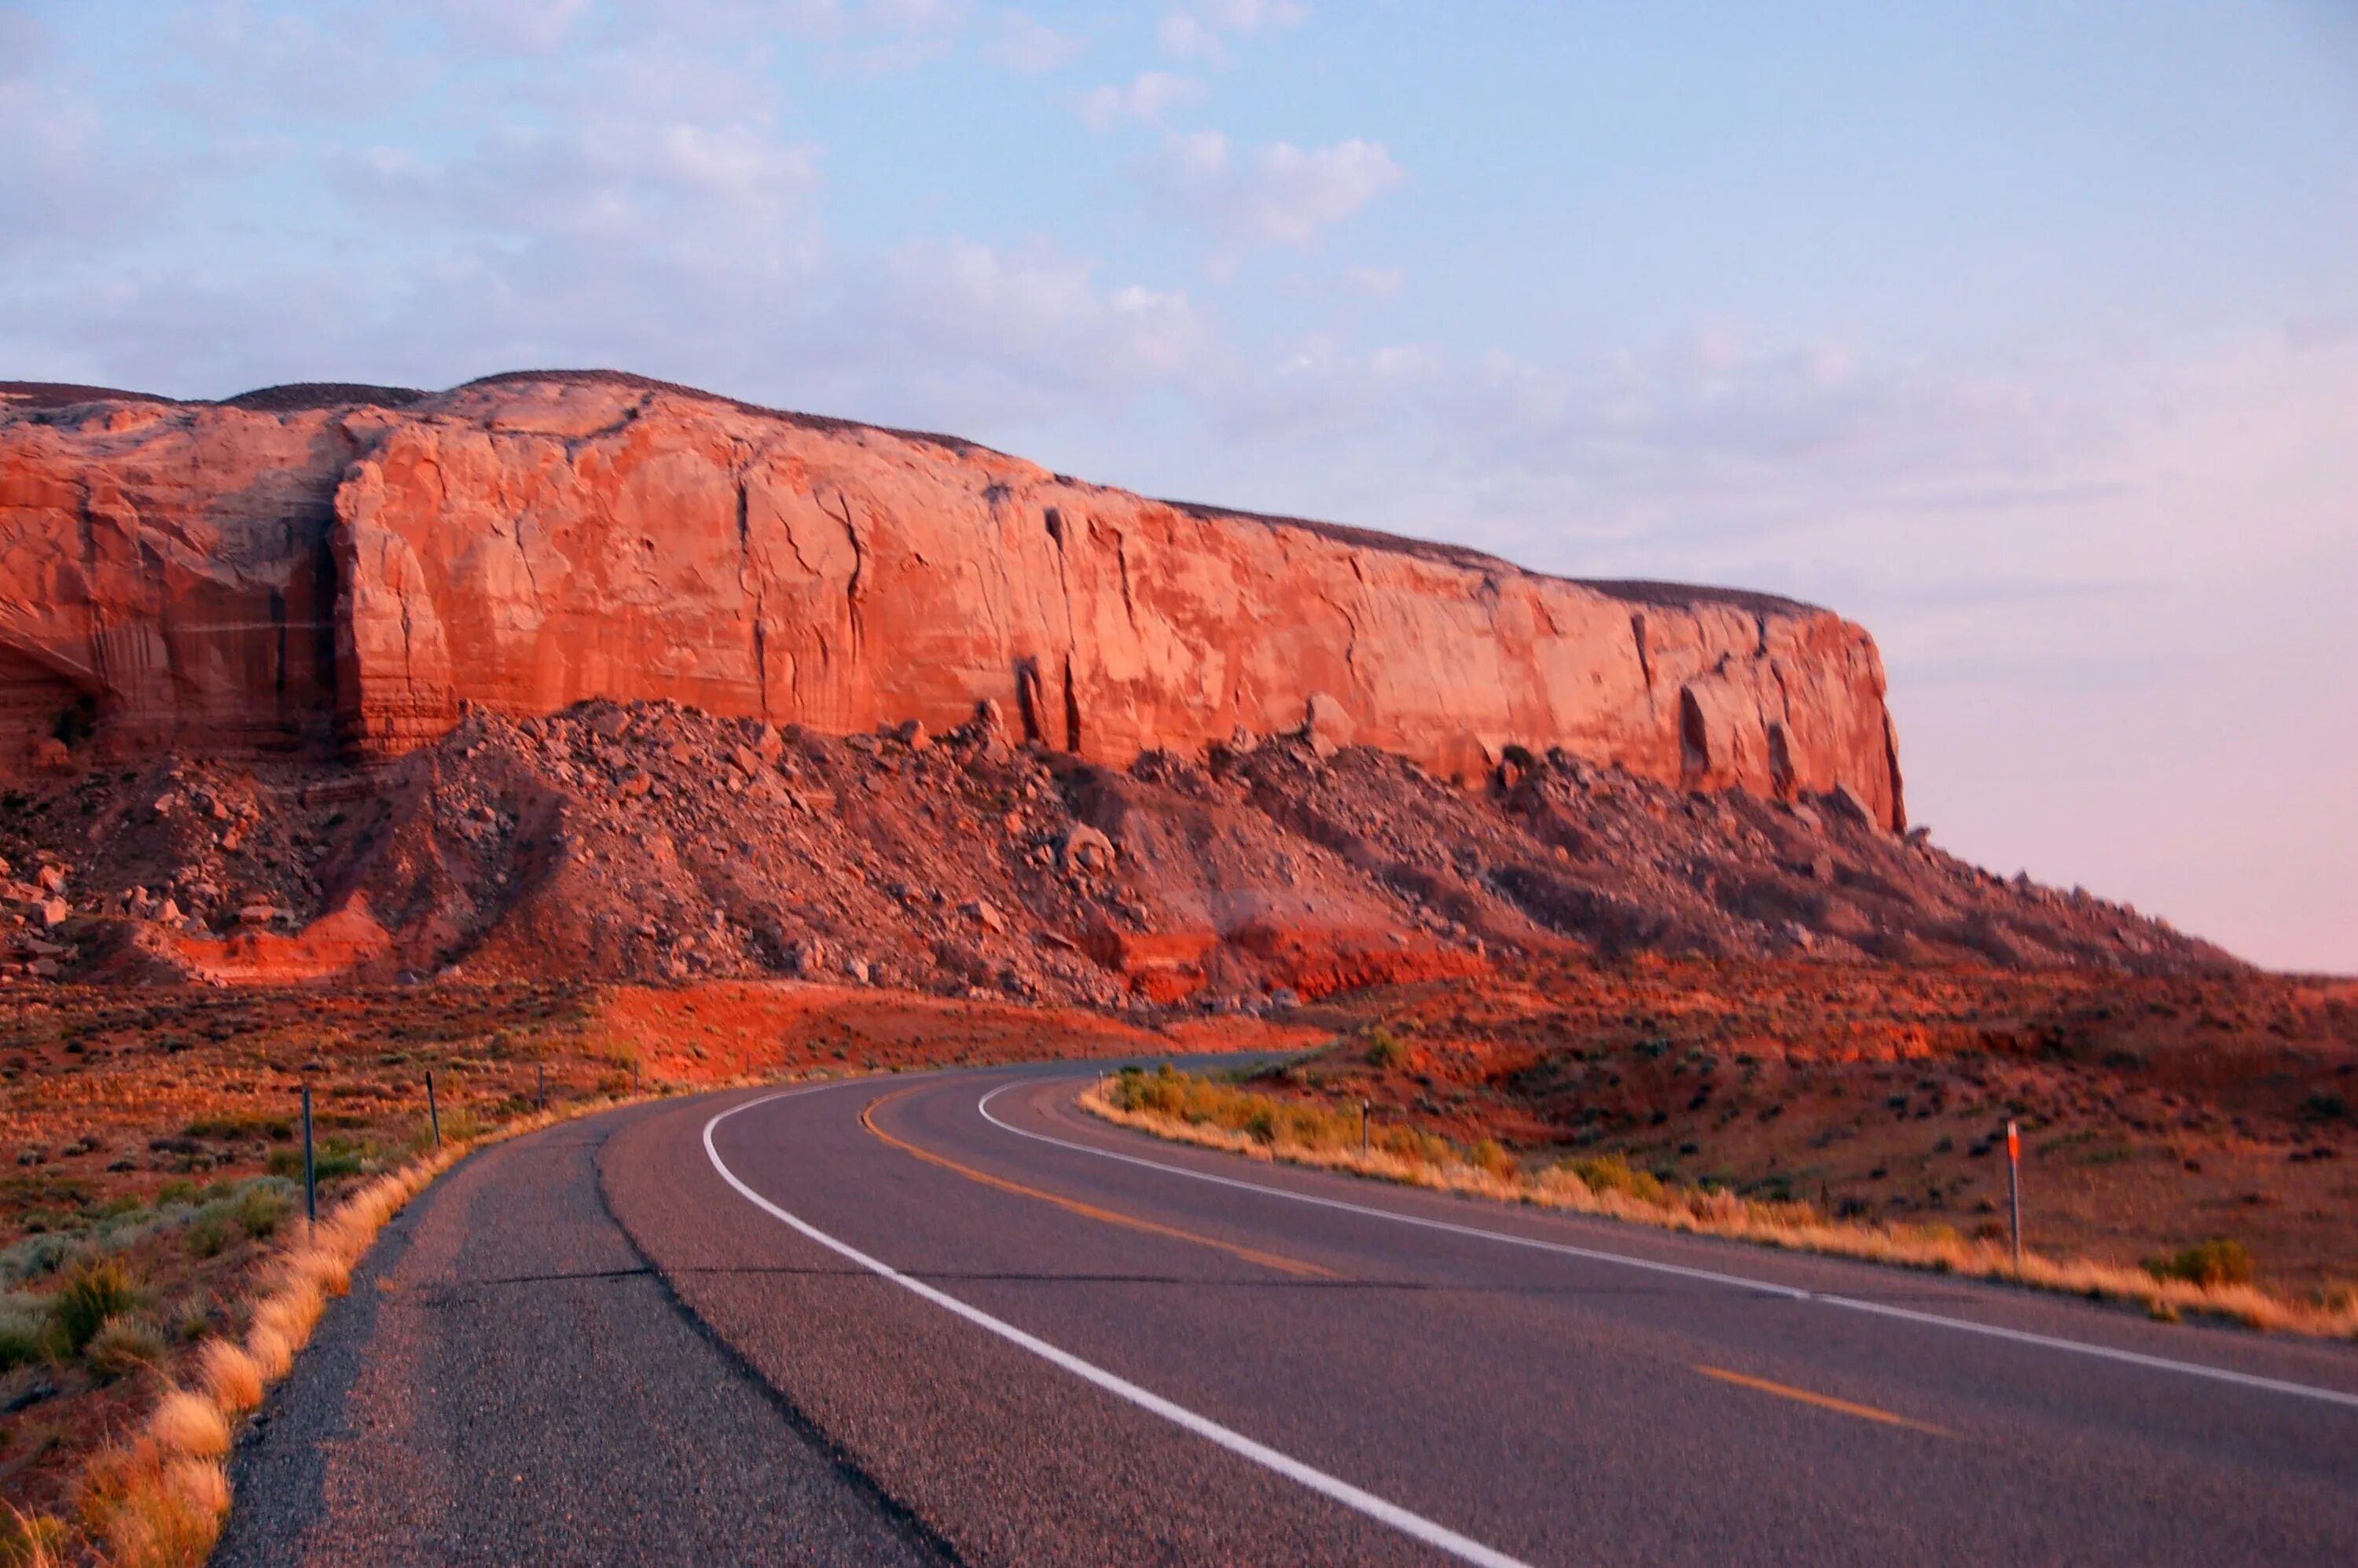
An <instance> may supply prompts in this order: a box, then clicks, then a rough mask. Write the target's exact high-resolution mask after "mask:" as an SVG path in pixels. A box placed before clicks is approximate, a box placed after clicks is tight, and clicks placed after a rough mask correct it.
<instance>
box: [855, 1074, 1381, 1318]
mask: <svg viewBox="0 0 2358 1568" xmlns="http://www.w3.org/2000/svg"><path fill="white" fill-rule="evenodd" d="M913 1092H914V1091H913V1090H909V1089H903V1090H902V1091H901V1094H910V1093H913ZM897 1098H900V1096H899V1095H880V1096H878V1097H877V1098H874V1099H872V1100H870V1101H869V1102H868V1108H867V1109H865V1110H863V1111H861V1112H860V1126H862V1127H864V1128H866V1129H868V1130H869V1131H870V1132H871V1133H873V1134H875V1135H876V1137H878V1138H880V1139H882V1141H885V1142H886V1143H889V1144H891V1145H892V1147H893V1148H895V1149H898V1150H900V1151H901V1152H903V1154H914V1155H915V1156H916V1157H917V1158H918V1159H920V1160H923V1161H925V1163H927V1164H929V1165H939V1166H940V1167H941V1168H942V1169H943V1170H945V1171H954V1172H956V1173H957V1174H959V1175H961V1176H964V1177H965V1178H966V1179H967V1180H968V1181H969V1182H979V1183H981V1184H983V1185H984V1186H986V1187H996V1188H998V1189H999V1190H1000V1191H1001V1192H1003V1193H1014V1194H1016V1195H1019V1196H1022V1197H1027V1198H1036V1199H1038V1200H1039V1201H1040V1202H1042V1203H1045V1204H1054V1205H1055V1206H1057V1207H1058V1208H1061V1209H1064V1210H1065V1211H1066V1212H1067V1213H1070V1214H1077V1215H1081V1216H1083V1217H1086V1218H1089V1219H1095V1220H1100V1221H1102V1222H1104V1223H1105V1224H1107V1225H1119V1226H1122V1227H1126V1228H1128V1229H1130V1230H1142V1231H1144V1232H1146V1233H1147V1234H1148V1235H1150V1236H1165V1237H1169V1238H1171V1239H1172V1240H1174V1241H1192V1242H1194V1243H1195V1245H1196V1246H1198V1247H1209V1248H1213V1249H1217V1250H1218V1251H1221V1252H1226V1253H1228V1255H1229V1256H1230V1257H1232V1258H1241V1259H1243V1260H1245V1261H1246V1262H1248V1263H1258V1264H1260V1266H1261V1267H1262V1268H1264V1269H1274V1270H1276V1271H1278V1272H1279V1273H1281V1274H1293V1275H1297V1276H1300V1277H1302V1278H1305V1279H1320V1280H1332V1279H1336V1278H1338V1277H1339V1276H1337V1275H1336V1273H1335V1271H1333V1270H1331V1269H1322V1268H1320V1267H1319V1266H1318V1265H1317V1264H1315V1263H1305V1262H1303V1260H1300V1259H1299V1258H1288V1257H1286V1256H1284V1255H1283V1254H1282V1253H1278V1252H1263V1251H1261V1250H1260V1249H1257V1248H1252V1247H1239V1246H1238V1245H1237V1244H1236V1243H1235V1242H1233V1241H1222V1240H1219V1239H1218V1238H1216V1237H1210V1236H1198V1235H1196V1234H1195V1232H1194V1231H1192V1230H1181V1229H1178V1228H1176V1227H1173V1226H1168V1225H1158V1224H1156V1223H1155V1222H1154V1221H1153V1220H1151V1219H1141V1218H1139V1217H1137V1216H1136V1215H1130V1214H1123V1213H1120V1211H1118V1210H1115V1209H1109V1208H1099V1207H1098V1206H1097V1205H1095V1204H1086V1203H1082V1202H1081V1201H1079V1200H1078V1199H1077V1198H1068V1197H1060V1196H1058V1195H1056V1194H1055V1193H1044V1192H1042V1191H1041V1190H1040V1189H1039V1188H1037V1187H1027V1186H1025V1185H1023V1184H1022V1183H1020V1182H1011V1181H1009V1180H1007V1179H1006V1178H1005V1177H1003V1176H994V1175H992V1174H990V1173H989V1172H987V1171H978V1170H976V1169H975V1168H974V1167H972V1166H971V1165H961V1164H959V1163H958V1162H957V1161H955V1160H951V1159H946V1158H945V1157H944V1156H942V1155H939V1154H936V1153H935V1152H933V1151H932V1150H930V1149H920V1148H918V1147H917V1146H916V1145H915V1144H914V1143H910V1142H906V1141H903V1140H901V1139H898V1138H895V1137H893V1136H892V1134H891V1133H889V1132H887V1131H885V1130H883V1129H882V1128H881V1127H879V1126H877V1125H876V1108H877V1107H878V1106H880V1105H882V1104H883V1103H884V1102H885V1101H886V1100H889V1099H897Z"/></svg>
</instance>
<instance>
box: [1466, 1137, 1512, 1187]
mask: <svg viewBox="0 0 2358 1568" xmlns="http://www.w3.org/2000/svg"><path fill="white" fill-rule="evenodd" d="M1466 1163H1467V1164H1469V1165H1471V1166H1473V1167H1474V1168H1475V1169H1476V1170H1477V1171H1481V1172H1484V1173H1487V1174H1489V1175H1492V1176H1496V1177H1497V1178H1498V1180H1500V1181H1502V1182H1511V1181H1513V1180H1514V1179H1515V1178H1516V1177H1517V1176H1519V1175H1520V1174H1522V1170H1523V1168H1522V1165H1521V1164H1520V1162H1518V1161H1517V1160H1516V1159H1515V1157H1514V1156H1513V1155H1512V1154H1509V1153H1508V1152H1507V1151H1506V1148H1505V1146H1504V1145H1502V1144H1500V1143H1499V1141H1498V1140H1497V1139H1495V1138H1485V1139H1482V1140H1481V1141H1478V1142H1476V1144H1475V1145H1474V1147H1473V1148H1472V1149H1470V1150H1468V1151H1466Z"/></svg>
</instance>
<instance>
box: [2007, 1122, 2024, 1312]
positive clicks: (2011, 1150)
mask: <svg viewBox="0 0 2358 1568" xmlns="http://www.w3.org/2000/svg"><path fill="white" fill-rule="evenodd" d="M2006 1203H2007V1205H2008V1206H2010V1207H2011V1208H2012V1209H2013V1210H2014V1272H2015V1275H2016V1277H2017V1278H2020V1277H2021V1274H2022V1129H2021V1127H2020V1126H2019V1125H2017V1123H2015V1122H2011V1121H2009V1122H2007V1123H2006Z"/></svg>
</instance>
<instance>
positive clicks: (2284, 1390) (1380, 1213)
mask: <svg viewBox="0 0 2358 1568" xmlns="http://www.w3.org/2000/svg"><path fill="white" fill-rule="evenodd" d="M1017 1082H1018V1083H1020V1082H1022V1080H1018V1081H1017ZM1014 1087H1017V1084H1016V1083H1007V1084H1001V1085H1000V1086H999V1087H997V1088H995V1089H993V1090H991V1091H990V1093H989V1094H986V1095H984V1096H983V1097H982V1098H981V1099H979V1100H978V1101H977V1102H975V1109H977V1110H978V1111H980V1112H981V1113H982V1119H984V1120H985V1121H988V1122H990V1124H991V1125H992V1126H993V1127H996V1128H998V1129H999V1130H1001V1131H1003V1132H1012V1133H1013V1134H1015V1136H1017V1137H1018V1138H1029V1139H1031V1140H1033V1141H1034V1142H1039V1143H1052V1144H1055V1146H1056V1147H1057V1148H1059V1149H1070V1150H1072V1151H1074V1152H1076V1153H1081V1154H1094V1155H1096V1156H1097V1157H1098V1159H1100V1160H1119V1161H1120V1162H1122V1163H1123V1164H1125V1165H1141V1166H1143V1167H1145V1168H1146V1169H1147V1170H1150V1171H1162V1172H1165V1173H1168V1174H1171V1175H1174V1176H1185V1177H1187V1178H1188V1179H1189V1180H1191V1181H1197V1182H1209V1183H1211V1184H1214V1185H1215V1186H1222V1187H1238V1188H1241V1189H1243V1190H1244V1191H1246V1192H1249V1193H1260V1194H1262V1195H1265V1196H1268V1197H1273V1198H1284V1199H1287V1200H1288V1201H1290V1202H1293V1203H1302V1204H1309V1205H1312V1206H1314V1207H1318V1208H1332V1209H1340V1210H1342V1211H1343V1212H1344V1213H1346V1214H1359V1215H1367V1216H1368V1217H1371V1218H1375V1219H1389V1220H1390V1221H1392V1222H1393V1223H1395V1224H1398V1225H1413V1226H1417V1227H1420V1228H1422V1229H1425V1230H1444V1231H1447V1232H1449V1233H1451V1234H1452V1235H1455V1236H1472V1237H1478V1238H1481V1239H1483V1240H1486V1241H1498V1242H1503V1243H1505V1244H1506V1245H1508V1246H1510V1247H1526V1248H1531V1249H1534V1250H1536V1251H1541V1252H1555V1253H1561V1254H1563V1256H1566V1257H1571V1258H1584V1259H1586V1260H1589V1261H1591V1262H1596V1263H1615V1264H1618V1265H1620V1266H1621V1267H1623V1268H1626V1269H1643V1270H1646V1271H1649V1272H1650V1273H1656V1274H1674V1275H1677V1276H1679V1277H1681V1278H1682V1279H1689V1280H1703V1281H1708V1282H1710V1283H1712V1284H1719V1285H1728V1286H1731V1287H1733V1288H1735V1289H1737V1290H1745V1291H1758V1292H1764V1293H1766V1294H1768V1295H1772V1296H1782V1297H1784V1298H1785V1299H1787V1300H1788V1301H1797V1302H1817V1303H1821V1304H1823V1305H1825V1306H1833V1307H1845V1308H1848V1309H1849V1310H1851V1311H1853V1312H1863V1313H1871V1314H1875V1315H1877V1316H1878V1317H1890V1318H1898V1319H1902V1320H1904V1321H1906V1322H1909V1323H1919V1324H1924V1325H1930V1326H1932V1327H1936V1328H1950V1329H1955V1330H1957V1331H1958V1332H1959V1333H1963V1334H1978V1335H1983V1336H1987V1337H1989V1338H1992V1339H2005V1340H2010V1341H2012V1342H2013V1343H2015V1344H2017V1345H2035V1346H2041V1347H2043V1348H2046V1349H2050V1350H2068V1351H2071V1352H2073V1353H2074V1354H2077V1355H2081V1356H2093V1357H2097V1358H2099V1359H2101V1360H2105V1361H2118V1362H2123V1363H2125V1364H2127V1365H2129V1366H2132V1367H2149V1368H2155V1369H2157V1370H2159V1371H2165V1372H2180V1373H2184V1374H2185V1375H2186V1376H2188V1377H2190V1378H2210V1379H2215V1380H2216V1381H2219V1382H2223V1383H2234V1384H2236V1385H2237V1386H2239V1387H2242V1388H2246V1389H2261V1390H2266V1391H2267V1392H2269V1393H2277V1394H2292V1395H2295V1396H2297V1397H2299V1398H2301V1399H2309V1400H2323V1401H2324V1402H2325V1403H2327V1404H2335V1405H2345V1406H2348V1407H2349V1408H2351V1409H2353V1410H2358V1394H2346V1393H2343V1392H2342V1390H2339V1389H2321V1388H2319V1387H2317V1386H2315V1385H2314V1384H2310V1383H2294V1382H2288V1381H2286V1380H2285V1379H2281V1378H2263V1377H2259V1376H2256V1375H2255V1374H2253V1373H2250V1372H2236V1371H2231V1370H2229V1369H2228V1368H2224V1367H2209V1366H2205V1365H2203V1364H2202V1363H2201V1362H2199V1361H2175V1360H2172V1359H2170V1358H2169V1357H2166V1356H2147V1355H2144V1354H2142V1353H2141V1352H2138V1351H2135V1350H2115V1349H2114V1348H2113V1347H2112V1346H2109V1345H2091V1344H2088V1343H2087V1342H2086V1341H2084V1340H2079V1339H2064V1338H2061V1337H2059V1336H2055V1335H2051V1334H2033V1333H2031V1332H2029V1331H2028V1330H2027V1329H2019V1328H2001V1327H1999V1326H1998V1325H1995V1324H1987V1323H1975V1322H1974V1321H1973V1320H1972V1319H1970V1318H1962V1317H1943V1316H1942V1315H1941V1314H1938V1313H1929V1312H1917V1311H1914V1310H1912V1309H1910V1308H1908V1307H1897V1306H1891V1305H1888V1304H1887V1303H1882V1302H1871V1301H1862V1300H1860V1299H1858V1298H1857V1297H1855V1296H1838V1295H1829V1294H1826V1293H1823V1292H1818V1291H1804V1290H1797V1289H1795V1288H1794V1287H1793V1286H1791V1285H1779V1284H1775V1283H1772V1282H1771V1281H1767V1280H1756V1279H1752V1278H1750V1277H1749V1276H1747V1275H1743V1274H1725V1273H1720V1272H1718V1271H1714V1270H1711V1269H1690V1268H1685V1267H1683V1266H1682V1265H1680V1264H1677V1263H1660V1262H1656V1261H1655V1260H1652V1259H1650V1258H1633V1257H1630V1256H1629V1255H1628V1254H1627V1253H1622V1252H1606V1251H1603V1250H1601V1249H1596V1248H1593V1247H1574V1246H1573V1245H1571V1244H1570V1243H1568V1242H1562V1241H1542V1240H1541V1239H1540V1238H1537V1237H1532V1236H1517V1235H1514V1234H1513V1233H1512V1232H1509V1231H1504V1230H1485V1229H1483V1228H1482V1227H1479V1226H1473V1225H1455V1224H1452V1223H1451V1222H1450V1221H1448V1220H1445V1219H1427V1218H1425V1217H1422V1216H1420V1215H1412V1214H1401V1213H1399V1212H1397V1211H1395V1210H1392V1209H1388V1208H1377V1207H1375V1206H1372V1205H1368V1204H1356V1203H1347V1202H1345V1201H1344V1200H1343V1199H1341V1198H1327V1197H1319V1196H1316V1195H1313V1194H1310V1193H1297V1192H1292V1191H1289V1190H1287V1189H1286V1188H1284V1187H1272V1186H1265V1185H1263V1184H1260V1183H1259V1182H1245V1181H1238V1179H1237V1178H1235V1177H1233V1176H1219V1175H1214V1174H1213V1173H1211V1172H1209V1171H1196V1170H1191V1169H1189V1168H1188V1167H1186V1166H1184V1165H1172V1164H1166V1163H1165V1162H1163V1161H1160V1160H1148V1159H1142V1158H1141V1157H1140V1156H1138V1155H1136V1154H1123V1153H1119V1152H1116V1151H1114V1150H1111V1149H1098V1148H1096V1147H1094V1146H1092V1145H1090V1144H1087V1143H1076V1142H1074V1141H1071V1140H1070V1139H1065V1138H1051V1137H1049V1136H1048V1135H1047V1134H1046V1133H1044V1132H1032V1131H1029V1130H1025V1129H1023V1128H1021V1127H1017V1126H1015V1125H1014V1124H1012V1123H1011V1122H1006V1121H1001V1119H999V1118H998V1117H995V1116H993V1115H991V1113H990V1102H991V1101H992V1100H995V1099H997V1098H999V1097H1000V1096H1001V1095H1003V1094H1005V1093H1006V1092H1007V1091H1008V1090H1009V1089H1011V1088H1014Z"/></svg>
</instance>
